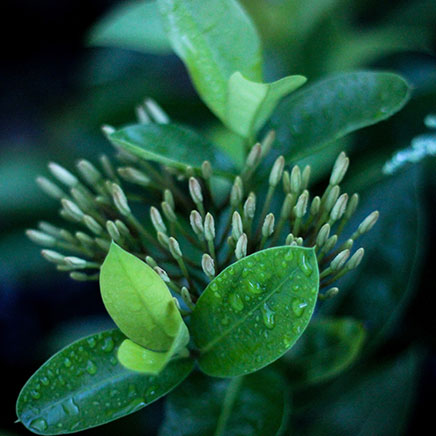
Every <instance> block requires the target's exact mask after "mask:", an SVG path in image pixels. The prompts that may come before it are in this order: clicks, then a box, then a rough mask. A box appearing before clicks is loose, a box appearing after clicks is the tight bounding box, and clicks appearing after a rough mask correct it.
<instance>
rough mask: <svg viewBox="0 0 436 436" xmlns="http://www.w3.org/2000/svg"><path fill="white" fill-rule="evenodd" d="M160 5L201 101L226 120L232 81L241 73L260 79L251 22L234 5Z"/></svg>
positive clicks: (162, 0) (163, 1) (189, 1)
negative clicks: (228, 92) (229, 88)
mask: <svg viewBox="0 0 436 436" xmlns="http://www.w3.org/2000/svg"><path fill="white" fill-rule="evenodd" d="M158 6H159V9H160V11H161V13H162V16H163V19H164V25H165V28H166V31H167V34H168V37H169V40H170V43H171V45H172V47H173V49H174V51H175V52H176V53H177V54H178V56H179V57H180V58H181V59H182V60H183V62H184V63H185V65H186V67H187V69H188V71H189V74H190V76H191V79H192V81H193V83H194V85H195V87H196V89H197V91H198V93H199V95H200V97H201V98H202V99H203V100H204V102H205V103H206V104H207V105H208V106H209V108H210V109H211V110H212V112H214V113H215V114H216V115H217V116H218V117H219V118H220V119H222V120H223V119H224V117H225V108H226V98H227V83H228V80H229V78H230V76H231V75H232V74H233V73H234V72H236V71H240V72H241V73H242V74H243V75H244V77H246V78H247V79H249V80H254V81H259V82H260V81H261V80H262V65H261V63H262V59H261V48H260V41H259V37H258V35H257V32H256V29H255V27H254V25H253V23H252V22H251V20H250V18H249V17H248V15H247V14H246V13H245V11H244V10H243V8H242V7H241V6H240V5H239V4H238V2H237V1H236V0H208V1H204V0H158Z"/></svg>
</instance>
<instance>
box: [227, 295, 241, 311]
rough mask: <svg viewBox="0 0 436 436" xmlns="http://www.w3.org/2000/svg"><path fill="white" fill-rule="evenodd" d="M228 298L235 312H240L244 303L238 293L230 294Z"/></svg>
mask: <svg viewBox="0 0 436 436" xmlns="http://www.w3.org/2000/svg"><path fill="white" fill-rule="evenodd" d="M229 300H230V305H231V306H232V307H233V309H234V310H235V311H236V312H240V311H241V310H242V309H243V308H244V303H243V302H242V299H241V297H240V296H239V295H238V294H230V296H229Z"/></svg>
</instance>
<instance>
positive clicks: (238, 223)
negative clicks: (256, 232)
mask: <svg viewBox="0 0 436 436" xmlns="http://www.w3.org/2000/svg"><path fill="white" fill-rule="evenodd" d="M243 232H244V228H243V225H242V218H241V215H239V212H237V211H235V212H233V216H232V237H233V239H234V240H235V241H237V240H238V239H239V238H240V237H241V235H242V233H243Z"/></svg>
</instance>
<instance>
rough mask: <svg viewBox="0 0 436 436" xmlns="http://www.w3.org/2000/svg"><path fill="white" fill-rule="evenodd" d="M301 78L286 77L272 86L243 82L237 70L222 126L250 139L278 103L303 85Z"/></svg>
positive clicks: (230, 82) (245, 80)
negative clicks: (224, 125)
mask: <svg viewBox="0 0 436 436" xmlns="http://www.w3.org/2000/svg"><path fill="white" fill-rule="evenodd" d="M306 80H307V79H306V78H305V77H303V76H288V77H284V78H283V79H280V80H277V81H276V82H272V83H257V82H253V81H251V80H248V79H246V78H245V77H244V76H243V75H242V74H241V73H240V72H239V71H238V72H236V73H234V74H232V76H231V77H230V79H229V86H228V96H227V105H226V115H225V124H226V125H227V126H228V127H229V128H230V129H231V130H233V131H234V132H236V133H238V134H239V135H241V136H243V137H246V138H251V137H252V136H253V135H254V134H255V133H257V131H258V130H259V129H260V128H261V127H262V126H263V125H264V124H265V122H266V121H267V120H268V118H269V117H270V115H271V113H272V112H273V110H274V109H275V107H276V106H277V104H278V103H279V101H280V100H281V99H282V98H283V97H285V96H286V95H288V94H290V93H291V92H293V91H295V90H296V89H297V88H299V87H300V86H302V85H304V83H305V82H306Z"/></svg>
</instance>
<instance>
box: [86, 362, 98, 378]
mask: <svg viewBox="0 0 436 436" xmlns="http://www.w3.org/2000/svg"><path fill="white" fill-rule="evenodd" d="M86 372H87V373H88V374H91V375H94V374H96V373H97V365H96V364H95V363H94V362H93V361H92V360H88V362H87V363H86Z"/></svg>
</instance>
